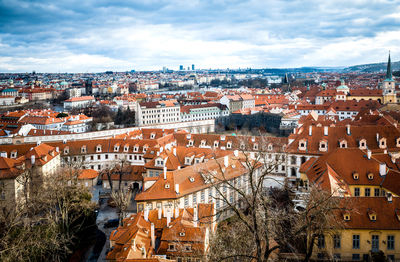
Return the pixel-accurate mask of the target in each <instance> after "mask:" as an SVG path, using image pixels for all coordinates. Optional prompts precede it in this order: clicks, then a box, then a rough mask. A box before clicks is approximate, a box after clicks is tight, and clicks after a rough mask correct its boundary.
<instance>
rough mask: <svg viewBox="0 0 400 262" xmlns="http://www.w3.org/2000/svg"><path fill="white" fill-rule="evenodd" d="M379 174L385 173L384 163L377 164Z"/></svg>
mask: <svg viewBox="0 0 400 262" xmlns="http://www.w3.org/2000/svg"><path fill="white" fill-rule="evenodd" d="M379 175H381V176H384V175H386V164H385V163H380V164H379Z"/></svg>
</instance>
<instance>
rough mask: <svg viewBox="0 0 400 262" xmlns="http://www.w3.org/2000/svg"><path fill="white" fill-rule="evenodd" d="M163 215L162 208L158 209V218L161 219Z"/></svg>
mask: <svg viewBox="0 0 400 262" xmlns="http://www.w3.org/2000/svg"><path fill="white" fill-rule="evenodd" d="M161 216H162V208H159V209H158V219H159V220H160V219H161Z"/></svg>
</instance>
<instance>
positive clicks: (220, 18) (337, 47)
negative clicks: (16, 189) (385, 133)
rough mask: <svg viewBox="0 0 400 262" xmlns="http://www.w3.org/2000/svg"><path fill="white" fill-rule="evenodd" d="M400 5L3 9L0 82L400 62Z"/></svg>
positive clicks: (33, 5)
mask: <svg viewBox="0 0 400 262" xmlns="http://www.w3.org/2000/svg"><path fill="white" fill-rule="evenodd" d="M399 3H400V1H352V2H351V3H349V2H346V1H333V2H329V3H320V2H318V1H306V2H304V1H268V3H265V2H263V1H233V2H232V1H229V2H225V1H192V2H190V3H187V2H185V1H146V2H145V3H141V2H132V3H129V4H127V3H124V2H123V1H121V2H118V1H112V2H111V1H101V2H97V3H96V2H94V1H85V2H77V1H58V2H57V3H55V2H46V1H41V2H39V1H29V2H28V1H12V2H11V1H3V2H1V3H0V14H1V16H0V17H1V18H0V28H1V29H0V72H30V71H33V70H35V71H37V72H55V73H57V72H102V71H107V70H112V71H129V70H131V69H135V70H161V69H162V68H163V66H165V67H167V68H169V69H174V70H177V69H178V68H179V66H180V65H184V67H185V68H186V67H188V66H191V65H192V64H195V65H196V68H199V69H201V68H203V69H205V68H239V67H240V68H247V67H251V68H287V67H302V66H320V67H336V66H351V65H356V64H365V63H375V62H385V59H386V57H387V52H388V51H389V50H391V54H392V58H393V60H394V61H398V57H399V53H400V48H399V47H398V44H397V42H398V40H400V30H399V25H400V15H399V13H400V5H399Z"/></svg>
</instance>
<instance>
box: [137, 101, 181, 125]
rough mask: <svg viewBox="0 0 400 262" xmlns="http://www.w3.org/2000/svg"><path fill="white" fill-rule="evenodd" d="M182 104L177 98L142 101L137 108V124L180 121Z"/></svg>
mask: <svg viewBox="0 0 400 262" xmlns="http://www.w3.org/2000/svg"><path fill="white" fill-rule="evenodd" d="M180 114H181V113H180V105H179V103H178V102H177V101H176V100H167V101H157V102H141V103H138V106H137V110H136V124H137V126H146V125H154V124H165V123H176V122H180V121H181V119H180Z"/></svg>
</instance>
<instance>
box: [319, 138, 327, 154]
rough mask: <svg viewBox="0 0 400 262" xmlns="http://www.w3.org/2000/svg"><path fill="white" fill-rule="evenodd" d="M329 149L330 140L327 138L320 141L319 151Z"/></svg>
mask: <svg viewBox="0 0 400 262" xmlns="http://www.w3.org/2000/svg"><path fill="white" fill-rule="evenodd" d="M327 149H328V142H327V141H326V140H322V141H320V142H319V151H323V152H325V151H327Z"/></svg>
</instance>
